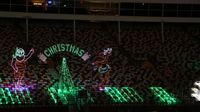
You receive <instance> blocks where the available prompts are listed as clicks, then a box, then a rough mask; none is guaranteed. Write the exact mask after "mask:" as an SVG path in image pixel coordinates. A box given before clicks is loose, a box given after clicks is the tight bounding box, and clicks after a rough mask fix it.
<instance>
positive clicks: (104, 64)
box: [92, 48, 112, 90]
mask: <svg viewBox="0 0 200 112" xmlns="http://www.w3.org/2000/svg"><path fill="white" fill-rule="evenodd" d="M111 53H112V48H106V49H104V51H103V52H100V53H99V54H98V56H97V59H96V61H95V62H94V63H92V65H94V70H98V72H99V73H100V74H102V75H103V80H102V82H101V84H100V85H99V89H100V90H103V88H104V85H106V84H108V83H109V78H110V76H111V72H112V70H111V67H110V66H109V65H108V59H109V57H110V56H111Z"/></svg>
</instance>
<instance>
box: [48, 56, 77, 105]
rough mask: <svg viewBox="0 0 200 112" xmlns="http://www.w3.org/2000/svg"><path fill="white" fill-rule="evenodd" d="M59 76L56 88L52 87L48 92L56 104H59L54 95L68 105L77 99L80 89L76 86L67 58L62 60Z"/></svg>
mask: <svg viewBox="0 0 200 112" xmlns="http://www.w3.org/2000/svg"><path fill="white" fill-rule="evenodd" d="M59 74H60V78H59V81H58V82H57V83H56V84H55V85H54V86H52V87H50V88H49V89H48V91H49V93H50V95H51V97H52V98H53V100H54V102H55V103H57V100H56V99H55V96H54V95H57V96H59V98H60V100H61V102H62V103H63V104H68V103H69V101H70V100H75V99H76V96H77V93H78V88H77V87H75V86H74V82H73V80H72V77H71V73H70V71H69V68H68V66H67V60H66V58H63V59H62V65H61V67H60V73H59Z"/></svg>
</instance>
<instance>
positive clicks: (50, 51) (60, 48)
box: [38, 44, 91, 63]
mask: <svg viewBox="0 0 200 112" xmlns="http://www.w3.org/2000/svg"><path fill="white" fill-rule="evenodd" d="M59 52H70V53H72V54H74V55H75V56H79V57H81V58H82V59H83V60H84V61H86V60H87V59H89V58H90V56H91V55H90V54H88V52H85V50H83V49H81V48H79V47H77V46H75V45H73V44H56V45H53V46H50V47H48V48H47V49H45V50H44V51H43V53H40V54H39V55H38V57H39V59H40V60H41V61H43V62H44V63H46V59H47V58H48V57H50V56H52V55H54V54H56V53H59Z"/></svg>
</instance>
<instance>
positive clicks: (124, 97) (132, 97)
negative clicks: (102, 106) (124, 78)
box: [105, 87, 143, 103]
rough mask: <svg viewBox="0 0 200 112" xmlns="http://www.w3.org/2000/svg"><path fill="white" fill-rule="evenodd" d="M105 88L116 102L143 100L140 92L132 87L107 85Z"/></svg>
mask: <svg viewBox="0 0 200 112" xmlns="http://www.w3.org/2000/svg"><path fill="white" fill-rule="evenodd" d="M105 89H106V91H105V93H106V94H107V95H109V96H110V97H111V98H112V100H113V101H114V102H116V103H120V102H121V103H125V102H126V103H130V102H131V103H132V102H143V99H142V98H141V97H140V96H139V94H138V93H137V92H136V91H135V90H134V89H132V88H130V87H122V88H120V89H117V88H116V87H105Z"/></svg>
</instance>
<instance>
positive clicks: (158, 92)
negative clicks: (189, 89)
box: [149, 87, 180, 105]
mask: <svg viewBox="0 0 200 112" xmlns="http://www.w3.org/2000/svg"><path fill="white" fill-rule="evenodd" d="M149 89H150V90H151V91H152V93H153V94H154V98H155V100H156V102H157V103H159V104H163V105H176V104H178V103H180V100H179V99H177V98H175V97H174V95H172V94H169V93H167V92H166V90H165V89H163V88H162V87H150V88H149Z"/></svg>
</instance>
